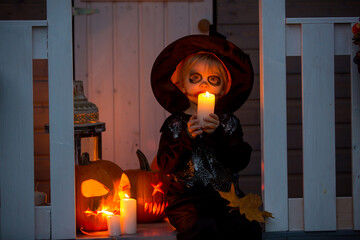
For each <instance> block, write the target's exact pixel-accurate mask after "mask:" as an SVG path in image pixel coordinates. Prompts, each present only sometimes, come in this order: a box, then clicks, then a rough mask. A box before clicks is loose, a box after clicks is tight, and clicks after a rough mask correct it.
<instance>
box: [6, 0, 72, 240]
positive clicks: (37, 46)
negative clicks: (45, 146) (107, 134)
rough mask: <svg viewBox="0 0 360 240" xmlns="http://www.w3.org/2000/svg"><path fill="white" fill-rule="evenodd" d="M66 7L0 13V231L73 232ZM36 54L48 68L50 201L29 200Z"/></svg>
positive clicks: (54, 4) (14, 234) (63, 235)
mask: <svg viewBox="0 0 360 240" xmlns="http://www.w3.org/2000/svg"><path fill="white" fill-rule="evenodd" d="M71 14H72V10H71V1H70V0H62V1H57V0H48V1H47V16H48V19H47V20H46V21H0V36H1V37H0V52H1V54H0V112H1V117H0V119H1V120H0V121H1V124H0V156H1V159H0V184H1V185H0V188H1V189H0V190H1V196H0V216H1V217H0V239H35V238H41V239H43V238H45V239H46V238H47V239H50V238H52V239H69V238H70V239H75V236H76V235H75V189H74V180H75V179H74V135H73V131H74V126H73V87H72V84H73V79H72V78H73V74H72V24H71V23H72V22H71V20H72V16H71ZM40 58H48V69H49V120H50V122H49V126H50V178H51V206H49V207H34V137H33V136H34V132H33V129H34V125H33V86H32V82H33V80H32V76H33V74H32V59H40ZM50 212H51V214H50ZM34 220H35V221H34ZM50 229H51V235H50Z"/></svg>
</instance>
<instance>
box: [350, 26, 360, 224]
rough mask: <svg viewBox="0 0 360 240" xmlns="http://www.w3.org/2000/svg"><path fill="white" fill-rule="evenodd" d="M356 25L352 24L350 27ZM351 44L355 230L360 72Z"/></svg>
mask: <svg viewBox="0 0 360 240" xmlns="http://www.w3.org/2000/svg"><path fill="white" fill-rule="evenodd" d="M353 25H354V23H352V24H351V26H350V28H351V27H352V26H353ZM349 44H351V46H352V48H351V55H350V62H351V68H350V69H351V70H350V71H351V133H352V134H351V145H352V179H353V181H352V187H353V209H354V230H360V124H359V123H360V73H359V66H358V65H356V64H355V63H354V61H353V59H354V57H355V55H356V52H357V51H359V48H358V46H356V45H355V44H352V42H351V43H349Z"/></svg>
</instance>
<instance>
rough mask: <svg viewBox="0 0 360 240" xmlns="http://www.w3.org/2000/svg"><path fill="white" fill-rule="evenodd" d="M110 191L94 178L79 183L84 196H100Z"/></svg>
mask: <svg viewBox="0 0 360 240" xmlns="http://www.w3.org/2000/svg"><path fill="white" fill-rule="evenodd" d="M109 191H110V189H109V188H107V187H106V186H105V185H104V184H102V183H101V182H98V181H96V180H94V179H88V180H85V181H83V182H82V183H81V194H82V195H83V196H84V197H100V196H104V195H106V194H108V192H109Z"/></svg>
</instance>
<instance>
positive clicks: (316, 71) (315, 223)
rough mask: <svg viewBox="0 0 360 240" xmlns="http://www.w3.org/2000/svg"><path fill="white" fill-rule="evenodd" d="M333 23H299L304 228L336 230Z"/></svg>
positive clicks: (307, 229) (306, 229)
mask: <svg viewBox="0 0 360 240" xmlns="http://www.w3.org/2000/svg"><path fill="white" fill-rule="evenodd" d="M334 92H335V91H334V25H333V24H331V23H329V24H302V100H303V155H304V157H303V172H304V226H305V231H324V230H336V189H335V179H336V176H335V96H334V94H335V93H334Z"/></svg>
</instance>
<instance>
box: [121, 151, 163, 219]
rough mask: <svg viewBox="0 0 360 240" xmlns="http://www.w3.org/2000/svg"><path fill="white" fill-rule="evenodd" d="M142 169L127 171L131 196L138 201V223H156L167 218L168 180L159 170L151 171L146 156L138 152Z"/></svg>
mask: <svg viewBox="0 0 360 240" xmlns="http://www.w3.org/2000/svg"><path fill="white" fill-rule="evenodd" d="M136 154H137V156H138V159H139V162H140V169H132V170H126V171H125V173H126V175H127V176H128V177H129V179H130V183H131V196H132V197H133V198H136V200H137V221H138V222H139V223H146V222H156V221H159V220H162V219H164V218H165V216H166V215H165V208H166V206H167V200H166V193H167V190H168V185H169V184H168V179H167V177H166V176H165V175H164V174H162V173H160V171H158V170H151V169H150V166H149V163H148V160H147V158H146V157H145V155H144V154H143V153H142V152H141V151H140V150H137V152H136Z"/></svg>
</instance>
